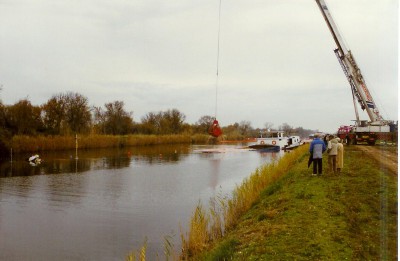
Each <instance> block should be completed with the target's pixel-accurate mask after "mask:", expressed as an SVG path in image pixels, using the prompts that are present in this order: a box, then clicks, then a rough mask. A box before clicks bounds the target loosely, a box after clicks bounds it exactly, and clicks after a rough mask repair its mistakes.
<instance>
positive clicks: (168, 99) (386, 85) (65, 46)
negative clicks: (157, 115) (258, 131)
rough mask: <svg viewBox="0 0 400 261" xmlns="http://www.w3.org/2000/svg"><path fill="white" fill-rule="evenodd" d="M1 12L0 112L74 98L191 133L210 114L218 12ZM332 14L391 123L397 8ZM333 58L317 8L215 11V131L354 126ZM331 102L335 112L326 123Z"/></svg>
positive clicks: (379, 5) (285, 4)
mask: <svg viewBox="0 0 400 261" xmlns="http://www.w3.org/2000/svg"><path fill="white" fill-rule="evenodd" d="M0 4H1V6H2V8H1V9H0V23H1V24H2V27H1V30H0V37H1V39H5V41H1V42H0V57H2V59H1V60H0V84H3V91H2V92H1V97H2V100H3V101H4V102H5V103H13V102H16V101H17V100H19V99H21V98H25V97H29V98H30V99H31V100H32V103H34V104H40V103H43V102H45V101H47V100H48V99H49V98H50V97H51V95H53V94H56V93H60V92H66V91H75V92H79V93H82V94H83V95H86V96H87V97H88V98H89V101H90V102H91V103H93V104H94V105H97V106H102V105H103V104H104V103H106V102H111V101H114V100H123V101H124V102H125V104H126V105H127V106H129V110H131V111H133V112H134V116H135V117H136V120H137V119H140V117H142V116H143V115H145V114H146V113H148V112H150V111H159V110H165V109H168V108H177V109H179V110H180V111H181V112H182V113H184V114H186V116H187V120H188V121H190V122H195V121H197V120H198V118H199V117H201V116H203V115H210V114H214V111H215V108H214V107H215V105H214V104H215V84H216V69H217V68H216V66H217V63H216V61H217V32H218V5H219V2H218V1H211V0H205V1H197V0H193V1H186V0H185V1H184V0H179V1H173V2H166V1H159V0H150V1H125V0H117V1H108V0H100V1H83V2H82V1H76V0H73V1H61V2H60V1H48V0H40V1H31V0H16V1H2V2H1V3H0ZM328 5H329V7H330V9H331V11H332V13H333V15H334V18H335V21H336V22H337V24H338V25H339V28H340V29H341V31H342V34H343V36H344V38H345V40H346V42H347V43H348V46H349V48H350V49H351V50H352V52H353V54H354V55H355V57H356V59H357V61H358V63H359V66H360V68H361V69H362V72H363V73H364V77H365V78H366V79H367V83H368V87H369V88H370V89H371V92H372V93H373V95H374V98H375V100H376V101H378V102H379V104H380V105H381V106H380V107H381V108H382V109H381V110H382V111H384V112H385V116H386V117H389V118H390V119H397V117H398V112H397V95H398V93H397V74H398V65H397V60H398V58H397V57H398V49H397V45H398V37H397V35H398V32H397V29H398V28H397V27H398V23H397V19H398V14H397V11H398V3H397V1H394V0H382V1H378V2H377V1H373V0H366V1H363V3H362V5H360V2H359V1H356V0H348V1H346V3H345V4H344V2H341V1H329V2H328ZM334 48H335V43H334V41H333V40H332V37H331V35H330V33H329V30H328V28H327V26H326V24H325V21H324V20H323V18H322V15H321V14H320V11H319V9H318V7H317V6H316V4H315V2H314V1H308V0H307V1H306V0H302V1H301V0H287V1H281V0H268V1H261V0H252V1H250V2H249V1H244V0H241V1H235V2H227V1H222V9H221V32H220V56H219V58H220V63H219V78H218V83H219V94H218V98H219V99H218V100H219V102H218V114H219V115H220V117H221V119H219V120H220V122H221V123H222V124H231V123H233V122H240V121H241V120H246V121H250V122H252V124H253V126H254V127H262V126H263V124H264V122H266V121H270V122H276V123H275V125H279V123H283V122H287V123H289V124H292V125H299V126H300V125H303V126H304V127H307V128H319V129H328V130H333V129H335V128H336V127H337V126H339V125H341V124H349V123H351V121H350V120H351V119H353V118H354V109H353V108H352V106H353V105H352V100H351V92H350V88H349V86H348V83H347V82H346V78H345V76H344V74H343V72H342V71H341V68H340V66H339V64H338V62H337V60H336V57H335V55H334V53H333V49H334ZM344 101H345V102H344ZM335 102H339V103H340V104H341V106H336V109H335V110H334V111H332V106H333V105H331V103H333V104H335ZM316 108H317V109H316ZM275 111H279V113H278V112H275ZM294 112H295V113H294ZM296 112H297V113H298V114H300V113H301V114H300V115H296ZM264 118H265V119H264ZM317 119H318V120H317ZM278 122H279V123H278Z"/></svg>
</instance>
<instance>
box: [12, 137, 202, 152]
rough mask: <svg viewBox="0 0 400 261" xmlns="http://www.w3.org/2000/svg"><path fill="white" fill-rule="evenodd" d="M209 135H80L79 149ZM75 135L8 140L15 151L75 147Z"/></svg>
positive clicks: (191, 139)
mask: <svg viewBox="0 0 400 261" xmlns="http://www.w3.org/2000/svg"><path fill="white" fill-rule="evenodd" d="M208 137H209V135H195V136H193V137H192V136H190V135H186V134H176V135H125V136H114V135H78V148H79V149H96V148H115V147H124V146H147V145H160V144H190V143H205V142H207V139H208ZM75 138H76V137H75V136H24V135H16V136H14V137H13V138H12V139H11V140H9V141H7V142H6V144H7V146H8V147H9V148H10V149H11V148H12V149H13V151H14V152H15V153H21V152H38V151H55V150H69V149H75V146H76V140H75Z"/></svg>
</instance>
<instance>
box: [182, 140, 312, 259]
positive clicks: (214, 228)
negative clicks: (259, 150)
mask: <svg viewBox="0 0 400 261" xmlns="http://www.w3.org/2000/svg"><path fill="white" fill-rule="evenodd" d="M307 150H308V146H302V147H300V148H298V149H296V150H294V151H291V152H290V153H287V154H285V155H284V156H283V157H282V158H281V159H280V160H279V161H275V162H272V163H270V164H268V165H264V166H262V167H260V168H258V169H257V170H256V171H255V172H254V173H253V174H251V176H250V177H249V178H247V179H245V180H244V182H243V183H242V184H241V185H240V186H237V187H236V189H235V190H234V191H233V194H232V197H230V198H226V197H225V198H224V197H221V196H217V197H216V198H215V199H212V200H211V202H210V208H209V210H205V209H204V207H203V206H202V204H201V203H199V204H198V206H197V207H196V210H195V211H194V213H193V216H192V219H191V221H190V227H189V231H188V233H187V234H186V235H181V238H182V254H181V259H182V260H189V259H191V257H193V256H196V255H198V254H199V253H200V252H202V251H203V250H205V249H207V248H208V247H209V246H210V245H211V243H212V242H215V241H216V240H218V239H220V238H221V237H223V235H224V232H225V231H228V230H229V229H232V228H234V227H235V225H236V224H237V223H238V221H239V219H240V217H241V216H242V215H243V214H244V213H246V212H247V211H248V210H249V209H250V208H251V206H252V205H253V204H254V203H255V202H256V201H257V200H258V199H259V197H260V193H261V192H262V191H264V190H265V189H266V188H267V187H268V186H269V185H271V184H273V183H274V182H275V181H276V180H277V179H279V178H280V177H282V176H283V175H285V173H287V172H288V170H289V169H290V168H292V167H293V166H294V165H295V164H296V163H297V162H298V161H299V160H300V159H301V158H302V157H304V156H305V155H306V152H307Z"/></svg>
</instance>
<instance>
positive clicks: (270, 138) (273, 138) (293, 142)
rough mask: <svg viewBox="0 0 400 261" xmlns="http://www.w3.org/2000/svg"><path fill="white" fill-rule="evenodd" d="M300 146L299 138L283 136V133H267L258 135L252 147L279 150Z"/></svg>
mask: <svg viewBox="0 0 400 261" xmlns="http://www.w3.org/2000/svg"><path fill="white" fill-rule="evenodd" d="M300 144H301V140H300V137H299V136H290V137H287V136H284V132H283V131H268V132H264V133H260V136H259V137H258V138H257V139H256V143H255V144H254V145H265V146H268V145H271V146H279V147H280V148H281V149H285V148H294V147H297V146H299V145H300Z"/></svg>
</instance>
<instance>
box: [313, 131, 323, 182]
mask: <svg viewBox="0 0 400 261" xmlns="http://www.w3.org/2000/svg"><path fill="white" fill-rule="evenodd" d="M325 150H326V145H325V143H324V142H323V141H322V140H321V139H320V138H319V135H318V134H315V135H314V140H313V141H312V142H311V144H310V153H311V155H312V160H313V175H317V173H318V175H321V174H322V154H323V153H324V151H325ZM310 157H311V156H310Z"/></svg>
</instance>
